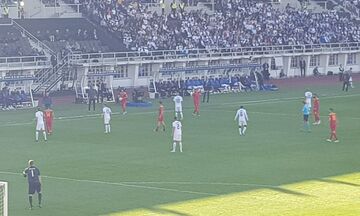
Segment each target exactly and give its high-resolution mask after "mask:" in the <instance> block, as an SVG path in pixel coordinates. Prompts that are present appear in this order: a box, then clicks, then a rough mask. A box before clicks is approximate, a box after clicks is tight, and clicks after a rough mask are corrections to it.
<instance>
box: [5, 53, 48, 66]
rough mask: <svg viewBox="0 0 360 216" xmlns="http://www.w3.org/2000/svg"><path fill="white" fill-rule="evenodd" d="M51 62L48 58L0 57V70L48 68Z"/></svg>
mask: <svg viewBox="0 0 360 216" xmlns="http://www.w3.org/2000/svg"><path fill="white" fill-rule="evenodd" d="M48 65H49V61H48V60H47V57H46V56H19V57H0V69H2V68H3V69H10V68H26V67H34V68H36V67H38V68H41V67H48Z"/></svg>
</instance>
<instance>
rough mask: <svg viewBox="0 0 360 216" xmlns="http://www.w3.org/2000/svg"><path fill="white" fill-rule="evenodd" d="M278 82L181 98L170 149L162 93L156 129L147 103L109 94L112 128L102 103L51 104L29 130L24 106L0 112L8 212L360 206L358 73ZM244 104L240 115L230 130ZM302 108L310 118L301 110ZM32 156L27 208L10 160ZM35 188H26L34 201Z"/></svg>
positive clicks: (335, 210)
mask: <svg viewBox="0 0 360 216" xmlns="http://www.w3.org/2000/svg"><path fill="white" fill-rule="evenodd" d="M340 85H341V83H338V84H336V85H335V84H328V85H319V86H303V87H301V88H300V87H292V88H290V87H284V88H282V87H281V86H280V90H279V91H276V92H248V93H229V94H222V95H211V98H210V103H202V104H201V105H200V112H201V116H199V117H194V116H192V115H191V113H192V111H193V103H192V98H190V97H185V98H184V99H185V100H184V102H183V107H184V120H183V122H182V123H183V146H184V152H183V153H180V152H176V153H170V150H171V145H172V140H171V139H172V136H171V122H172V120H173V116H174V112H173V110H174V105H173V103H172V101H171V99H166V100H163V101H164V105H165V120H166V124H167V131H166V132H162V131H161V132H154V131H153V129H154V128H155V124H156V119H157V109H158V104H157V101H153V106H152V107H150V108H129V110H128V114H127V115H122V114H120V109H121V108H120V105H118V104H110V107H111V108H112V111H113V112H115V114H114V115H113V117H112V120H111V124H112V133H111V134H109V135H106V134H104V129H103V120H102V117H101V115H100V114H101V106H100V105H97V111H96V112H88V111H87V105H85V104H83V105H79V104H70V105H59V106H56V107H54V111H55V116H56V120H55V123H54V134H53V135H51V136H49V137H48V139H49V141H48V142H46V143H45V142H44V141H42V140H41V138H42V137H41V138H40V140H41V141H39V142H38V143H36V142H35V141H34V136H35V134H34V133H35V120H34V113H35V110H18V111H3V112H0V131H1V132H0V134H1V136H0V139H1V143H0V147H1V148H0V180H1V181H8V182H9V215H11V216H12V215H14V216H23V215H39V216H68V215H69V216H89V215H112V216H116V215H125V216H133V215H169V216H170V215H179V216H198V215H204V216H211V215H236V216H245V215H249V216H258V215H266V216H267V215H282V216H295V215H296V216H300V215H301V216H304V215H308V216H320V215H327V216H329V215H346V216H352V215H353V216H358V215H360V108H359V107H360V88H359V87H360V83H355V88H354V89H350V90H349V92H342V91H341V90H340ZM307 87H309V88H310V90H311V91H312V92H313V93H317V94H318V95H319V97H320V115H321V124H320V125H319V126H313V125H311V132H310V133H308V132H303V131H302V113H301V108H302V98H303V95H304V91H305V89H306V88H307ZM240 105H243V106H244V107H245V108H246V109H247V112H248V115H249V122H248V129H247V131H246V136H239V133H238V129H237V123H236V122H235V121H234V116H235V113H236V110H237V109H238V107H239V106H240ZM330 107H332V108H334V109H335V112H336V113H337V117H338V132H337V133H338V137H339V140H340V142H339V143H333V142H332V143H329V142H326V138H327V137H328V136H329V125H328V121H327V114H328V108H330ZM312 121H313V118H311V122H312ZM29 159H33V160H35V164H36V166H38V167H39V169H40V170H41V175H42V178H43V184H42V189H43V208H41V209H39V208H37V207H35V208H34V209H33V210H31V211H30V210H28V201H27V181H26V179H25V178H24V177H23V176H22V174H21V172H22V171H23V169H24V168H25V167H26V166H27V161H28V160H29ZM36 202H37V196H35V203H36Z"/></svg>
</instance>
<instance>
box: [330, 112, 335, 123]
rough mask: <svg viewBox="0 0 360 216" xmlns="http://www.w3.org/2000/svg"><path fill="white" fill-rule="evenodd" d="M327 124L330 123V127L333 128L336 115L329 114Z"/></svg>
mask: <svg viewBox="0 0 360 216" xmlns="http://www.w3.org/2000/svg"><path fill="white" fill-rule="evenodd" d="M329 122H330V126H335V125H336V113H334V112H331V113H330V114H329Z"/></svg>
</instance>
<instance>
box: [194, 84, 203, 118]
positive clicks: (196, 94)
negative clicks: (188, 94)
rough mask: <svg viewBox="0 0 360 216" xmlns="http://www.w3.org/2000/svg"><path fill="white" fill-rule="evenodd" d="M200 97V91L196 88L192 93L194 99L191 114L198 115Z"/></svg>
mask: <svg viewBox="0 0 360 216" xmlns="http://www.w3.org/2000/svg"><path fill="white" fill-rule="evenodd" d="M200 98H201V91H200V89H199V88H198V89H196V90H195V91H194V93H193V99H194V112H193V115H197V116H200Z"/></svg>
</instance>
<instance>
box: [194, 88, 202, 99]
mask: <svg viewBox="0 0 360 216" xmlns="http://www.w3.org/2000/svg"><path fill="white" fill-rule="evenodd" d="M193 97H194V101H200V97H201V92H200V91H199V90H197V91H195V92H194V94H193Z"/></svg>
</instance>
